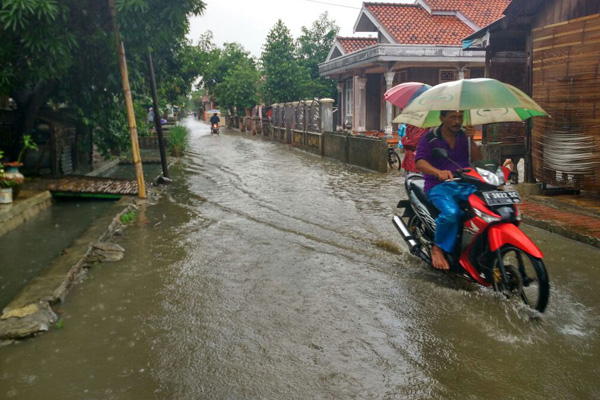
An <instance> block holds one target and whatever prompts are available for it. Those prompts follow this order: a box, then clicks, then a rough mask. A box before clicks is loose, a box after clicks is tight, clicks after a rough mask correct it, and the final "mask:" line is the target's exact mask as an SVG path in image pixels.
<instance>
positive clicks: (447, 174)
mask: <svg viewBox="0 0 600 400" xmlns="http://www.w3.org/2000/svg"><path fill="white" fill-rule="evenodd" d="M436 177H437V178H438V179H439V180H440V181H446V180H451V179H453V178H454V176H453V175H452V172H451V171H447V170H445V171H441V170H440V171H439V172H438V173H437V174H436Z"/></svg>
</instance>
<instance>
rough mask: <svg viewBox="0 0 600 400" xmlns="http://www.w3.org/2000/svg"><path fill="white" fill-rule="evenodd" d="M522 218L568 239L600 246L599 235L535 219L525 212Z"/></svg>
mask: <svg viewBox="0 0 600 400" xmlns="http://www.w3.org/2000/svg"><path fill="white" fill-rule="evenodd" d="M521 218H522V219H521V221H522V222H523V223H524V224H526V225H530V226H534V227H536V228H540V229H543V230H546V231H548V232H551V233H555V234H557V235H560V236H564V237H566V238H567V239H572V240H575V241H578V242H581V243H584V244H587V245H590V246H594V247H597V248H600V239H599V238H597V237H594V236H591V235H586V234H583V233H580V232H576V231H574V230H571V229H566V228H564V227H562V226H560V225H556V224H553V223H552V222H549V221H543V220H540V219H535V218H532V217H529V216H527V215H525V214H524V215H523V216H522V217H521Z"/></svg>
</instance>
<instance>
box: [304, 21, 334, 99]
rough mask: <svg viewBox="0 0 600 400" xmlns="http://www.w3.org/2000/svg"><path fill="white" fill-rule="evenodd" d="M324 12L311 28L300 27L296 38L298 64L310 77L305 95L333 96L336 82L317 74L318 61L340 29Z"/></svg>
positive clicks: (329, 48)
mask: <svg viewBox="0 0 600 400" xmlns="http://www.w3.org/2000/svg"><path fill="white" fill-rule="evenodd" d="M328 16H329V15H328V13H327V12H324V13H323V14H321V15H320V16H319V19H318V20H316V21H314V22H313V24H312V26H311V28H310V29H308V28H306V27H304V26H303V27H302V35H301V36H300V37H299V38H298V54H299V59H300V64H301V65H302V66H303V67H304V68H306V69H308V70H309V73H310V79H309V80H308V82H307V86H306V87H305V92H306V93H308V94H309V95H308V96H307V97H310V98H312V97H318V98H324V97H329V98H335V96H337V82H336V81H335V80H332V79H327V78H323V77H321V76H319V63H322V62H323V61H325V59H326V58H327V55H328V54H329V50H331V46H333V42H334V40H335V38H336V36H337V35H338V32H339V31H340V28H339V26H337V25H336V24H335V22H334V21H330V20H329V18H328Z"/></svg>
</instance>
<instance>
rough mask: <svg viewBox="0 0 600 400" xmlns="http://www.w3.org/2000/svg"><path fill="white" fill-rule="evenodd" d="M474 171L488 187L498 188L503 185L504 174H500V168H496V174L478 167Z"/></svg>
mask: <svg viewBox="0 0 600 400" xmlns="http://www.w3.org/2000/svg"><path fill="white" fill-rule="evenodd" d="M475 169H476V170H477V173H479V175H481V177H482V178H483V179H484V180H485V181H486V182H487V183H489V184H490V185H494V186H500V185H503V184H504V173H503V172H502V168H498V169H497V170H496V173H493V172H490V171H488V170H487V169H483V168H479V167H477V168H475Z"/></svg>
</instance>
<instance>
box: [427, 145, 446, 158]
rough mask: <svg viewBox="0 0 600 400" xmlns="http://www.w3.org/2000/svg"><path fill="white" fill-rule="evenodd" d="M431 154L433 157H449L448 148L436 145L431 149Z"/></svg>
mask: <svg viewBox="0 0 600 400" xmlns="http://www.w3.org/2000/svg"><path fill="white" fill-rule="evenodd" d="M431 155H432V156H433V158H443V159H447V158H448V150H446V149H441V148H439V147H435V148H434V149H432V150H431Z"/></svg>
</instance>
